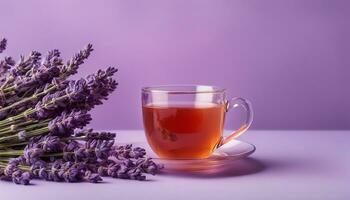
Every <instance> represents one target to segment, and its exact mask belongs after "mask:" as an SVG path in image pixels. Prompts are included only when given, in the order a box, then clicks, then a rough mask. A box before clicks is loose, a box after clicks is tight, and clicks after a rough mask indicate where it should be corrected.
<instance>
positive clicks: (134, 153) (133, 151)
mask: <svg viewBox="0 0 350 200" xmlns="http://www.w3.org/2000/svg"><path fill="white" fill-rule="evenodd" d="M111 155H112V156H114V157H115V158H117V159H125V158H135V159H138V158H143V157H144V156H145V155H146V150H145V149H143V148H141V147H136V148H132V144H127V145H121V146H116V147H114V150H113V151H112V152H111Z"/></svg>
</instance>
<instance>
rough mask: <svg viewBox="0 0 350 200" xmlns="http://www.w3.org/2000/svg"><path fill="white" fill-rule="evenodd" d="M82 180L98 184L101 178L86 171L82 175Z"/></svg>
mask: <svg viewBox="0 0 350 200" xmlns="http://www.w3.org/2000/svg"><path fill="white" fill-rule="evenodd" d="M84 180H86V181H88V182H91V183H98V182H101V181H102V178H101V176H100V175H99V174H96V173H92V172H91V171H89V170H87V171H86V172H85V174H84Z"/></svg>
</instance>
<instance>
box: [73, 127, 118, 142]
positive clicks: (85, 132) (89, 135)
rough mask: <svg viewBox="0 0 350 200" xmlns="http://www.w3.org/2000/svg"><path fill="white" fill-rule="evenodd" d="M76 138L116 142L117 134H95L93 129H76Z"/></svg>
mask: <svg viewBox="0 0 350 200" xmlns="http://www.w3.org/2000/svg"><path fill="white" fill-rule="evenodd" d="M74 136H75V137H84V139H98V140H114V139H115V136H116V134H115V133H111V132H94V131H93V129H91V128H90V129H76V130H74Z"/></svg>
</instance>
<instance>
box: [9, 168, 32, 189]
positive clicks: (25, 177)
mask: <svg viewBox="0 0 350 200" xmlns="http://www.w3.org/2000/svg"><path fill="white" fill-rule="evenodd" d="M30 179H31V176H30V173H29V172H22V171H21V170H17V171H15V172H13V173H12V181H13V182H14V183H16V184H21V185H28V184H29V183H30Z"/></svg>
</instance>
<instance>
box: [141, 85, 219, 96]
mask: <svg viewBox="0 0 350 200" xmlns="http://www.w3.org/2000/svg"><path fill="white" fill-rule="evenodd" d="M225 91H226V89H224V88H220V87H217V86H211V85H196V84H173V85H154V86H147V87H142V92H147V93H167V94H198V93H209V94H213V93H224V92H225Z"/></svg>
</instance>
